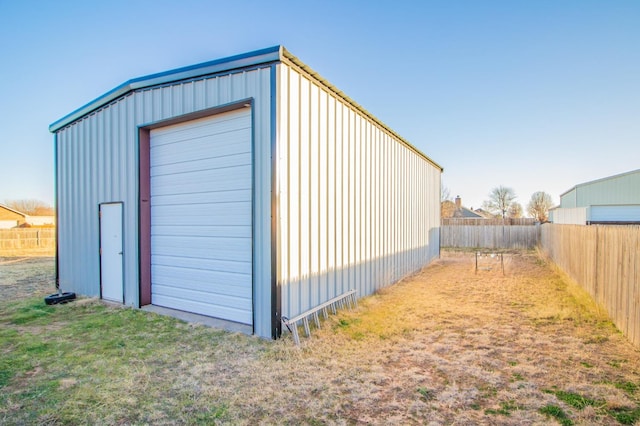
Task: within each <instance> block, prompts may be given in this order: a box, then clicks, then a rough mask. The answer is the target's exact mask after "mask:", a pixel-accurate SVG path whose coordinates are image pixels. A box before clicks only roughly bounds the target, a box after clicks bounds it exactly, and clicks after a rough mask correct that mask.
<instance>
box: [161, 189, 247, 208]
mask: <svg viewBox="0 0 640 426" xmlns="http://www.w3.org/2000/svg"><path fill="white" fill-rule="evenodd" d="M209 200H215V203H216V204H218V203H233V202H238V201H247V202H251V190H249V189H241V190H237V191H215V192H198V193H195V194H169V195H156V196H154V198H153V205H154V206H167V205H178V206H184V205H185V204H190V205H196V204H207V205H210V204H212V203H211V202H210V201H209Z"/></svg>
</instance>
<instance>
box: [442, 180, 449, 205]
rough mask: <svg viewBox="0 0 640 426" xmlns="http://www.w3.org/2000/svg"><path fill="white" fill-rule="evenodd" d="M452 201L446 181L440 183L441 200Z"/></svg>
mask: <svg viewBox="0 0 640 426" xmlns="http://www.w3.org/2000/svg"><path fill="white" fill-rule="evenodd" d="M443 201H451V191H450V190H449V188H447V187H446V186H444V183H441V184H440V202H443Z"/></svg>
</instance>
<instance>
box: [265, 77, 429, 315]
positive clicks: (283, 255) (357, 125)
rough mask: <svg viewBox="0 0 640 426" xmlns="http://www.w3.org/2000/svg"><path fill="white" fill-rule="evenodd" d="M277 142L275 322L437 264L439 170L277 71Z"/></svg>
mask: <svg viewBox="0 0 640 426" xmlns="http://www.w3.org/2000/svg"><path fill="white" fill-rule="evenodd" d="M277 139H278V188H279V191H278V197H279V204H278V208H279V212H278V214H279V220H278V231H279V241H278V244H279V253H278V259H279V264H278V269H279V270H278V285H279V286H281V291H282V312H283V315H285V316H289V317H291V316H295V315H297V314H299V313H302V312H304V311H306V310H308V309H310V308H312V307H314V306H317V305H318V304H320V303H322V302H324V301H326V300H328V299H330V298H332V297H334V296H336V295H339V294H341V293H344V292H345V291H347V290H350V289H357V291H358V296H364V295H368V294H371V293H373V292H374V291H376V290H377V289H379V288H381V287H384V286H386V285H389V284H391V283H393V282H395V281H397V280H398V279H400V278H402V277H403V276H406V275H407V274H409V273H411V272H413V271H416V270H418V269H420V268H421V267H422V266H424V265H425V264H427V263H428V262H429V261H431V260H432V259H434V258H436V257H437V256H438V255H439V222H440V174H441V170H440V168H439V167H436V166H435V165H433V164H432V163H430V162H428V161H427V160H426V159H425V158H424V157H422V156H421V155H419V154H417V153H416V152H414V151H413V150H411V149H410V148H408V147H407V146H406V145H403V144H401V143H400V142H399V141H398V140H397V139H396V138H395V137H394V136H393V135H391V134H390V133H389V132H388V131H386V130H385V129H384V128H382V127H381V126H380V125H378V124H377V123H375V122H373V120H371V119H370V118H368V117H366V116H365V115H364V114H362V113H360V112H359V111H357V110H356V109H355V108H354V107H353V106H351V105H349V104H347V103H346V102H344V101H343V100H341V99H340V98H338V97H336V96H335V95H334V94H332V93H330V92H328V91H327V90H326V89H324V88H323V87H322V86H321V85H319V84H318V83H317V82H315V81H313V80H311V79H310V78H309V77H307V76H304V75H303V74H302V73H299V72H298V71H297V70H294V69H293V68H292V67H290V66H287V65H279V66H278V136H277Z"/></svg>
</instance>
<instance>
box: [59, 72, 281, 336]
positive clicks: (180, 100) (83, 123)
mask: <svg viewBox="0 0 640 426" xmlns="http://www.w3.org/2000/svg"><path fill="white" fill-rule="evenodd" d="M271 86H272V80H271V68H270V67H266V68H261V69H256V70H251V71H245V72H237V73H234V74H227V75H222V76H218V77H213V78H206V79H199V80H192V81H187V82H181V83H177V84H171V85H167V86H163V87H155V88H148V89H144V90H139V91H136V92H133V93H129V94H128V95H126V96H124V97H123V98H120V99H118V100H116V101H114V102H112V103H111V104H109V105H107V106H106V107H103V108H101V109H99V110H98V111H96V112H93V113H91V114H90V115H88V116H85V117H83V118H82V119H80V120H78V121H76V122H74V123H72V124H70V125H69V126H66V127H64V128H62V129H60V130H59V131H57V132H56V145H57V159H58V163H57V191H58V213H59V223H58V226H59V242H58V245H59V265H60V269H59V272H60V285H61V287H62V289H63V290H65V291H76V292H78V293H81V294H84V295H89V296H97V295H98V294H99V291H100V274H99V266H100V265H99V262H100V258H99V253H98V248H99V227H98V205H99V204H100V203H102V202H109V201H122V202H123V203H124V246H125V253H124V282H125V303H126V304H128V305H133V306H137V304H138V298H139V293H138V292H139V285H138V262H139V261H138V126H142V125H145V124H149V123H154V122H158V121H162V120H166V119H169V118H172V117H176V116H179V115H183V114H188V113H192V112H196V111H199V110H203V109H207V108H212V107H216V106H220V105H225V104H229V103H233V102H237V101H241V100H245V99H248V98H253V99H254V105H253V106H254V109H253V111H254V115H253V120H254V149H255V157H254V158H255V162H254V174H255V176H256V179H255V186H254V206H255V210H254V235H255V236H256V238H255V239H254V271H255V272H254V280H255V283H254V301H255V302H254V303H255V307H254V309H255V318H256V321H255V324H256V330H255V331H256V333H257V334H258V335H261V336H265V337H270V336H271V284H270V280H271V258H270V253H271V251H270V247H271V234H270V232H271V224H270V212H271V210H270V209H271V200H270V193H271V175H270V173H271V139H272V137H271V116H272V115H271V108H272V104H271V97H270V94H271Z"/></svg>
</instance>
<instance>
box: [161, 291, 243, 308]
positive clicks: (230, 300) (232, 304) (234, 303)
mask: <svg viewBox="0 0 640 426" xmlns="http://www.w3.org/2000/svg"><path fill="white" fill-rule="evenodd" d="M157 294H158V295H159V296H160V295H162V296H166V297H173V298H176V299H185V300H190V299H191V300H195V301H198V302H203V303H209V304H212V305H219V306H225V307H227V308H232V309H244V308H246V307H247V303H250V302H251V299H250V298H247V297H234V296H230V295H228V294H220V293H214V292H211V291H195V290H189V289H185V288H184V287H182V286H181V287H172V286H164V285H158V286H157Z"/></svg>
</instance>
